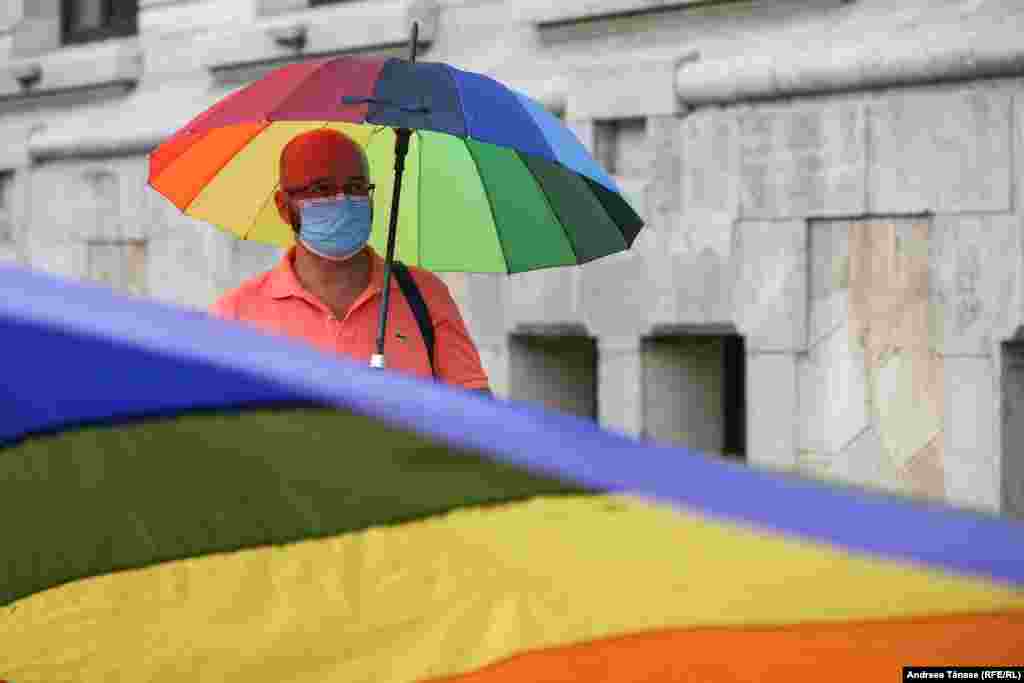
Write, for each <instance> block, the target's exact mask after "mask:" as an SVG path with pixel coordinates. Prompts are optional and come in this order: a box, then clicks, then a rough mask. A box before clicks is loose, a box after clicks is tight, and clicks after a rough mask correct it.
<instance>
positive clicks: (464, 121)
mask: <svg viewBox="0 0 1024 683" xmlns="http://www.w3.org/2000/svg"><path fill="white" fill-rule="evenodd" d="M443 66H444V68H443V69H442V71H444V73H445V75H446V76H448V80H450V81H451V82H452V90H454V91H455V101H456V102H458V103H459V112H460V113H461V114H462V126H463V127H464V128H465V129H466V137H467V138H471V137H472V136H471V135H470V134H469V117H468V116H466V105H465V104H464V103H463V102H462V92H461V91H460V90H459V82H458V81H456V80H455V74H453V73H452V68H453V67H451V66H449V65H448V64H444V65H443Z"/></svg>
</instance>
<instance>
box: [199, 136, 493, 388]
mask: <svg viewBox="0 0 1024 683" xmlns="http://www.w3.org/2000/svg"><path fill="white" fill-rule="evenodd" d="M369 175H370V173H369V164H368V163H367V160H366V156H365V155H364V154H363V151H362V149H361V148H360V147H359V145H357V144H356V143H355V142H354V141H352V139H351V138H349V137H348V136H346V135H344V134H342V133H340V132H338V131H335V130H331V129H326V128H325V129H319V130H315V131H310V132H307V133H303V134H301V135H298V136H296V137H295V138H293V139H292V140H291V141H289V142H288V144H287V145H285V147H284V149H283V150H282V151H281V158H280V177H281V181H280V185H279V188H280V189H278V191H277V192H276V193H275V194H274V201H275V202H276V204H277V209H278V212H279V213H280V215H281V217H282V218H283V219H284V221H285V222H286V223H288V224H290V225H291V226H292V229H293V230H294V231H295V236H296V240H295V246H293V247H292V248H291V249H289V250H288V252H287V253H286V254H285V255H284V257H283V258H282V259H281V262H280V263H279V264H278V265H277V266H276V267H275V268H274V269H273V270H271V271H269V272H266V273H263V274H262V275H258V276H256V277H254V278H252V279H250V280H248V281H246V282H244V283H243V284H242V285H241V286H240V287H239V288H238V289H235V290H233V291H231V292H229V293H227V294H226V295H224V296H223V297H222V298H220V299H219V300H218V301H217V302H216V303H215V304H214V305H213V307H212V308H211V311H212V312H213V313H214V314H215V315H218V316H220V317H222V318H226V319H229V320H239V321H244V322H247V323H250V324H253V325H256V326H258V327H260V328H262V329H264V330H267V331H271V332H276V333H281V334H286V335H290V336H294V337H299V338H302V339H305V340H306V341H308V342H310V343H312V344H313V345H315V346H317V347H319V348H321V349H324V350H326V351H332V352H335V353H340V354H344V355H346V356H349V357H351V358H354V359H356V360H360V361H363V362H365V363H369V359H370V356H371V354H373V353H374V351H375V349H376V338H377V326H378V315H379V310H380V298H381V296H382V291H383V281H384V260H383V259H382V258H381V257H380V256H379V255H378V254H377V253H376V252H375V251H374V250H373V249H372V248H371V247H370V246H369V245H368V244H367V241H368V240H369V238H370V228H371V225H372V221H373V218H372V191H373V187H374V186H373V185H372V184H370V178H369ZM409 272H410V274H411V275H412V278H413V280H414V281H415V284H416V285H417V287H418V289H419V291H420V293H421V295H422V298H423V301H424V302H425V303H426V306H427V310H428V312H429V314H430V318H431V321H432V323H433V327H434V337H435V345H434V366H435V369H436V376H437V378H438V379H440V380H441V381H444V382H448V383H449V384H453V385H457V386H461V387H463V388H466V389H475V390H480V391H482V392H488V393H489V388H488V381H487V375H486V373H485V372H484V370H483V368H482V366H481V364H480V355H479V353H478V352H477V349H476V346H475V345H474V344H473V341H472V339H471V338H470V336H469V332H468V331H467V330H466V325H465V323H464V322H463V320H462V316H461V315H460V314H459V310H458V307H457V306H456V304H455V301H454V300H453V299H452V297H451V294H450V293H449V292H448V288H447V287H446V286H445V284H444V283H443V282H442V281H441V280H440V278H438V277H437V276H436V275H434V274H432V273H430V272H427V271H425V270H422V269H420V268H415V267H410V268H409ZM391 289H392V291H391V295H390V303H389V313H388V328H387V337H386V339H385V343H384V357H385V358H386V360H387V367H388V368H392V369H395V370H400V371H404V372H408V373H411V374H414V375H419V376H421V377H431V376H432V370H431V365H430V359H429V357H428V355H427V347H426V344H425V342H424V340H423V335H422V334H421V333H420V328H419V326H418V324H417V321H416V317H415V314H414V313H413V310H412V308H411V307H410V304H409V302H408V301H407V299H406V297H405V296H403V294H402V292H401V290H400V288H399V286H398V284H397V282H396V278H395V277H394V274H392V278H391Z"/></svg>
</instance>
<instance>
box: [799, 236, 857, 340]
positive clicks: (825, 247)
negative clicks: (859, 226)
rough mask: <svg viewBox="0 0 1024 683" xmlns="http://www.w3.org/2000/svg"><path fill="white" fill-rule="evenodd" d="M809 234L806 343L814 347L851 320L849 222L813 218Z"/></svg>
mask: <svg viewBox="0 0 1024 683" xmlns="http://www.w3.org/2000/svg"><path fill="white" fill-rule="evenodd" d="M809 233H810V234H809V236H808V243H809V255H808V258H809V260H810V270H809V274H810V275H809V277H810V280H809V282H808V294H809V297H810V303H809V305H810V310H809V311H808V321H807V345H808V348H813V347H814V346H816V345H817V344H818V343H819V342H820V341H821V340H822V339H824V338H825V337H827V336H829V335H831V334H832V333H833V332H834V331H835V330H836V329H837V328H838V327H840V326H842V325H844V324H845V323H846V322H847V321H848V320H849V286H850V224H849V223H847V222H845V221H813V222H811V224H810V226H809Z"/></svg>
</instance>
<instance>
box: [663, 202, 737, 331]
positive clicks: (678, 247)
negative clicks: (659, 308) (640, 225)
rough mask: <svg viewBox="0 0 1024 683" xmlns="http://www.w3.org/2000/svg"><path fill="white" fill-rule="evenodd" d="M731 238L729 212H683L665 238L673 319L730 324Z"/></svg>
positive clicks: (733, 254) (732, 229)
mask: <svg viewBox="0 0 1024 683" xmlns="http://www.w3.org/2000/svg"><path fill="white" fill-rule="evenodd" d="M735 240H736V235H735V224H734V221H733V217H732V216H731V215H730V214H727V213H710V212H696V213H692V214H691V213H690V212H685V213H684V214H683V217H682V220H680V222H679V224H678V225H677V226H676V228H675V230H674V231H673V232H672V233H671V234H670V235H669V236H668V240H667V241H668V244H669V267H670V268H671V273H672V282H673V284H674V287H675V310H676V318H677V320H676V322H679V323H683V324H690V325H731V324H732V321H733V289H734V287H735V284H736V283H735V270H734V267H733V259H734V258H735V257H736V244H735Z"/></svg>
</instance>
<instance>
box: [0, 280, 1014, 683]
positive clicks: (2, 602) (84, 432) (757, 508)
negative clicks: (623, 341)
mask: <svg viewBox="0 0 1024 683" xmlns="http://www.w3.org/2000/svg"><path fill="white" fill-rule="evenodd" d="M0 290H2V291H4V292H5V293H6V294H7V295H6V296H4V297H0V334H2V336H3V339H4V343H5V347H4V349H5V353H4V354H3V356H2V360H0V364H2V373H0V377H2V378H3V379H2V382H3V391H2V392H0V444H2V449H0V515H2V519H3V520H4V522H3V524H2V525H0V548H3V555H2V559H0V567H2V569H3V571H2V572H0V679H7V680H11V681H14V682H16V683H31V682H34V681H40V682H42V681H58V680H79V681H101V680H126V681H128V680H136V681H142V680H145V681H157V682H159V681H174V682H175V683H177V682H178V681H181V680H182V679H183V678H187V679H198V680H211V681H246V682H247V683H250V682H252V681H268V682H269V681H274V682H275V683H276V682H277V681H282V680H288V681H295V682H296V683H304V682H307V681H308V682H310V683H312V682H314V681H315V682H316V683H321V682H322V681H480V682H487V681H572V680H586V681H665V680H700V681H706V680H720V681H741V680H743V681H747V680H763V681H792V680H812V679H815V678H817V677H818V676H820V674H821V672H822V671H823V667H824V668H827V671H828V676H829V678H830V679H831V680H837V681H844V680H849V681H853V680H857V681H860V680H893V679H894V678H895V677H896V676H898V675H899V672H900V669H901V667H902V666H905V665H909V664H914V665H942V666H946V665H971V664H974V665H985V666H996V665H1012V664H1014V663H1017V664H1019V663H1020V654H1021V650H1020V643H1021V642H1022V641H1021V637H1022V634H1024V552H1022V548H1024V543H1022V540H1024V527H1022V525H1020V524H1019V523H1015V522H1011V521H1007V520H1001V519H998V518H995V517H988V516H983V515H978V514H971V513H967V512H960V511H954V510H951V509H946V508H942V507H938V506H934V505H933V506H923V505H918V504H914V503H911V502H908V501H905V500H899V499H892V498H886V497H882V496H879V495H869V494H866V493H858V492H854V491H849V490H842V489H838V488H832V487H828V486H825V485H823V484H821V483H816V482H810V481H804V480H800V479H797V478H788V477H783V476H780V475H775V474H769V473H764V472H759V471H755V470H751V469H745V468H743V467H740V466H737V465H735V464H731V463H728V462H724V461H722V460H719V459H712V458H707V457H704V456H701V455H699V454H695V453H692V452H689V451H687V450H685V449H681V448H667V447H656V446H652V445H647V444H642V443H639V442H635V441H633V440H630V439H627V438H625V437H621V436H617V435H613V434H611V433H607V432H604V431H602V430H600V429H598V428H597V427H596V426H594V425H593V424H592V423H590V422H588V421H584V420H581V419H577V418H575V417H571V416H566V415H557V414H553V413H548V412H544V411H541V410H538V409H534V408H529V407H526V406H523V405H517V404H512V403H505V402H500V401H493V400H487V399H483V398H480V397H477V396H473V395H471V394H467V393H465V392H460V391H457V390H454V389H451V388H449V387H445V386H443V385H438V384H435V383H430V382H424V381H420V380H418V379H414V378H411V377H405V376H400V375H397V374H395V375H392V374H387V373H378V372H375V371H373V370H371V369H369V368H366V367H361V366H358V365H355V364H353V363H351V362H350V361H346V360H343V359H340V358H335V357H330V356H327V355H323V354H321V353H319V352H317V351H315V350H313V349H311V348H307V347H306V346H305V345H301V344H299V343H297V342H292V341H288V340H285V339H280V338H275V337H271V336H266V335H263V334H261V333H259V332H256V331H253V330H249V329H246V328H244V327H242V326H236V325H231V324H229V323H225V322H223V321H219V320H214V319H211V318H209V317H207V316H206V315H203V314H196V313H188V312H184V311H182V310H179V309H176V308H171V307H167V306H163V305H159V304H155V303H151V302H146V301H142V300H134V299H127V298H121V297H118V296H116V295H114V294H112V293H110V292H108V291H106V290H103V289H100V288H96V287H92V286H85V285H78V284H73V283H71V282H67V281H63V280H58V279H55V278H52V277H50V276H45V275H41V274H35V273H31V272H28V271H23V270H19V269H13V268H10V267H6V266H4V267H0Z"/></svg>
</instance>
